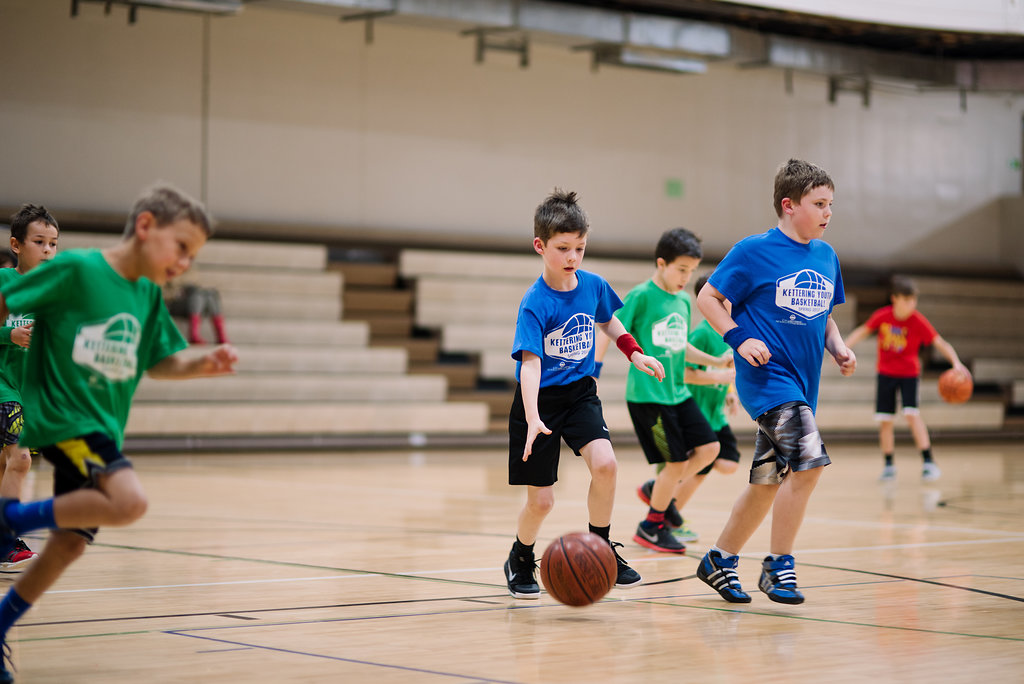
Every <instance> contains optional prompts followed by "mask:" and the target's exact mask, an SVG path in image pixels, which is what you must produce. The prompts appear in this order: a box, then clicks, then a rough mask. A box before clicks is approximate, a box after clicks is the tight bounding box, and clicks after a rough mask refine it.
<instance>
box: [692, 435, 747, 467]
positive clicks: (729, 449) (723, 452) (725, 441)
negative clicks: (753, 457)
mask: <svg viewBox="0 0 1024 684" xmlns="http://www.w3.org/2000/svg"><path fill="white" fill-rule="evenodd" d="M715 435H716V436H717V437H718V444H719V449H718V456H717V457H716V458H715V460H714V461H712V462H711V463H709V464H708V467H707V468H705V469H704V470H702V471H700V472H699V473H697V474H698V475H707V474H708V473H710V472H711V470H712V469H713V468H714V467H715V463H716V462H718V461H732V462H733V463H739V462H740V447H739V442H737V441H736V434H735V433H734V432H733V431H732V428H731V427H729V424H728V423H726V424H725V425H724V426H723V427H722V429H721V430H717V431H716V432H715Z"/></svg>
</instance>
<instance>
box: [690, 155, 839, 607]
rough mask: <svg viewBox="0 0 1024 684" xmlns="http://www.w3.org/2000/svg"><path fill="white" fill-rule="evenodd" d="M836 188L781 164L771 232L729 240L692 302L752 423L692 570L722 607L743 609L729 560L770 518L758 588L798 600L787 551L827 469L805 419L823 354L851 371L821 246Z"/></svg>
mask: <svg viewBox="0 0 1024 684" xmlns="http://www.w3.org/2000/svg"><path fill="white" fill-rule="evenodd" d="M834 191H835V184H834V183H833V182H832V179H831V178H830V177H829V175H828V173H826V172H825V170H824V169H822V168H820V167H818V166H815V165H814V164H810V163H808V162H805V161H800V160H796V159H791V160H789V162H788V163H786V164H785V165H783V167H782V168H781V169H779V171H778V173H777V174H776V175H775V193H774V205H775V212H776V214H778V216H779V224H778V226H776V227H775V228H772V229H771V230H769V231H768V232H766V233H762V234H760V235H752V236H750V237H747V238H744V239H743V240H740V241H739V242H738V243H736V245H735V246H734V247H733V248H732V249H731V250H730V251H729V253H728V254H727V255H726V256H725V259H723V260H722V262H721V263H720V264H719V265H718V268H716V269H715V272H714V273H712V274H711V277H710V279H709V280H708V283H707V285H705V286H704V287H703V288H702V289H701V291H700V293H699V294H698V295H697V306H698V307H700V310H701V311H702V312H703V313H704V316H705V317H706V318H707V320H708V322H709V323H710V324H711V326H712V327H713V328H714V329H715V330H717V331H718V332H719V333H721V334H722V335H723V337H724V338H725V341H726V343H728V345H729V346H730V347H732V348H733V350H735V357H736V389H737V392H738V393H739V397H740V402H741V403H742V404H743V408H745V409H746V410H747V412H748V413H749V414H750V417H751V418H753V419H754V420H756V421H757V426H758V432H757V440H756V442H755V444H754V461H753V465H752V466H751V468H750V484H749V485H748V486H747V489H746V490H745V491H744V493H743V494H742V495H741V496H740V498H739V500H738V501H737V502H736V505H735V506H734V507H733V510H732V513H731V515H730V516H729V521H728V522H727V523H726V525H725V529H724V530H722V534H721V535H720V536H719V537H718V541H717V542H716V543H715V545H714V546H713V547H711V550H709V551H708V552H707V554H705V556H704V558H702V559H701V562H700V565H699V566H698V568H697V577H699V578H700V579H701V580H703V581H704V582H706V583H707V584H709V585H710V586H711V587H712V588H713V589H715V590H716V591H717V592H718V593H719V594H720V595H721V596H722V598H724V599H725V600H726V601H729V602H732V603H749V602H750V596H749V595H748V594H746V593H745V592H744V591H743V589H742V587H741V586H740V582H739V577H738V576H737V574H736V566H737V564H738V562H739V557H738V556H737V554H738V553H739V552H740V550H741V549H742V548H743V545H744V544H746V542H747V541H748V540H749V539H750V537H751V535H753V534H754V532H755V531H756V530H757V528H758V526H760V524H761V522H762V521H763V520H764V518H765V516H766V515H767V514H768V511H769V510H772V533H771V549H770V550H771V555H769V556H768V557H767V558H765V559H764V563H763V565H762V570H761V577H760V581H759V582H758V587H759V588H760V589H761V591H763V592H764V593H765V594H767V595H768V598H770V599H771V600H772V601H777V602H779V603H803V600H804V597H803V594H801V593H800V592H799V590H798V589H797V585H796V572H795V570H794V567H795V561H794V559H793V555H792V553H793V544H794V542H795V540H796V533H797V531H798V530H799V529H800V524H801V523H802V522H803V517H804V512H805V511H806V509H807V502H808V500H809V499H810V496H811V492H812V491H814V487H815V485H816V484H817V482H818V478H819V477H820V476H821V470H822V467H823V466H826V465H828V464H829V463H830V461H829V458H828V454H827V453H826V452H825V445H824V443H823V442H822V441H821V437H820V436H819V435H818V427H817V424H816V423H815V420H814V411H815V408H816V406H817V403H818V382H819V380H820V379H821V355H822V348H823V347H824V349H825V350H827V351H828V352H829V354H831V355H832V358H834V359H835V360H836V363H838V364H839V367H840V370H841V372H842V374H843V375H851V374H852V373H853V372H854V370H855V369H856V367H857V358H856V356H855V355H854V353H853V352H852V351H851V350H850V349H849V347H847V345H846V343H845V342H843V337H842V335H841V334H840V333H839V328H838V327H837V326H836V323H835V321H834V320H832V309H833V307H834V306H836V305H837V304H842V303H843V302H844V301H846V298H845V295H844V293H843V278H842V274H841V273H840V270H839V259H838V257H837V256H836V253H835V250H833V249H832V247H831V246H830V245H829V244H828V243H826V242H823V241H822V240H821V239H820V238H821V236H822V235H823V234H824V232H825V228H826V227H827V226H828V222H829V219H830V218H831V216H832V196H833V193H834ZM726 302H729V303H731V306H732V310H731V314H730V311H729V309H728V308H727V305H726ZM776 495H778V496H776Z"/></svg>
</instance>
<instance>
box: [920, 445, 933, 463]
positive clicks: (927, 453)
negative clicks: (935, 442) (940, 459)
mask: <svg viewBox="0 0 1024 684" xmlns="http://www.w3.org/2000/svg"><path fill="white" fill-rule="evenodd" d="M921 458H923V459H924V462H925V463H931V462H932V448H931V447H928V448H927V449H921Z"/></svg>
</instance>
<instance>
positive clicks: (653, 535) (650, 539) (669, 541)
mask: <svg viewBox="0 0 1024 684" xmlns="http://www.w3.org/2000/svg"><path fill="white" fill-rule="evenodd" d="M633 541H635V542H636V543H637V544H639V545H640V546H646V547H647V548H649V549H653V550H655V551H663V552H665V553H686V547H685V546H684V545H683V543H682V542H680V541H679V540H678V539H676V538H675V536H674V535H673V534H672V533H671V532H669V529H668V527H666V526H665V525H664V524H660V525H658V526H657V527H652V528H650V529H648V528H646V527H644V524H643V523H640V524H639V525H637V526H636V534H634V535H633Z"/></svg>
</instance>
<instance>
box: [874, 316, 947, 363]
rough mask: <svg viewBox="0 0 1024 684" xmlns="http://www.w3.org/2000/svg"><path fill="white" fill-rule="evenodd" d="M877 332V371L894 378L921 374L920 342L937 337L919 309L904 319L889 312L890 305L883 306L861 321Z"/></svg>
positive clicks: (923, 342) (929, 340)
mask: <svg viewBox="0 0 1024 684" xmlns="http://www.w3.org/2000/svg"><path fill="white" fill-rule="evenodd" d="M865 325H867V327H868V328H869V329H870V330H877V331H878V372H879V373H880V374H882V375H888V376H891V377H894V378H916V377H917V376H918V375H920V374H921V359H920V358H919V357H918V355H917V353H918V351H919V350H920V349H921V345H924V344H931V343H932V341H933V340H934V339H935V338H936V337H937V336H938V333H937V332H935V328H933V327H932V324H931V323H929V322H928V319H927V318H925V317H924V316H923V315H922V314H921V312H920V311H914V312H913V313H912V314H910V316H909V317H908V318H906V319H905V320H902V321H901V320H899V319H897V318H896V317H895V316H893V314H892V307H891V306H883V307H882V308H881V309H879V310H878V311H876V312H875V313H873V314H871V318H869V319H868V322H867V323H865Z"/></svg>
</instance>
